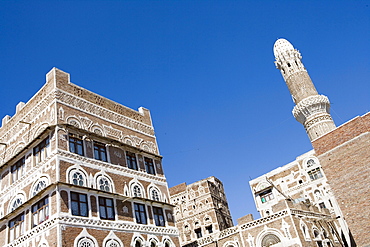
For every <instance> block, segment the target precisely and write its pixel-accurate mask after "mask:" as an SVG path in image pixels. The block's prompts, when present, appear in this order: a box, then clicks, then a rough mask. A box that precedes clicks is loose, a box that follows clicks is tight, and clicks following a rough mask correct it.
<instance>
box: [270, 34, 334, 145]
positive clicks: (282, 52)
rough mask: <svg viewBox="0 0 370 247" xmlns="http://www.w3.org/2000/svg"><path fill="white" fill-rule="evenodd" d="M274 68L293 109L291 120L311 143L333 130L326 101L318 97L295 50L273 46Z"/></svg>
mask: <svg viewBox="0 0 370 247" xmlns="http://www.w3.org/2000/svg"><path fill="white" fill-rule="evenodd" d="M274 55H275V64H276V67H277V68H278V69H279V70H280V71H281V74H282V76H283V78H284V80H285V83H286V85H287V86H288V89H289V91H290V94H291V95H292V98H293V101H294V103H295V104H296V106H295V107H294V108H293V116H294V117H295V119H296V120H297V121H298V122H300V123H301V124H303V126H304V128H305V129H306V132H307V134H308V137H309V138H310V140H311V141H313V140H315V139H317V138H319V137H320V136H322V135H325V134H326V133H328V132H329V131H331V130H333V129H335V124H334V122H333V119H332V118H331V116H330V102H329V99H328V97H326V96H324V95H319V94H318V93H317V90H316V88H315V86H314V85H313V83H312V80H311V78H310V76H309V75H308V73H307V70H306V69H305V67H304V66H303V63H302V61H301V59H302V56H301V54H300V53H299V51H298V50H296V49H294V47H293V45H292V44H291V43H289V41H287V40H286V39H278V40H277V41H276V42H275V44H274Z"/></svg>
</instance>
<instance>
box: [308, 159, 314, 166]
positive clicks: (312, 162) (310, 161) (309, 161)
mask: <svg viewBox="0 0 370 247" xmlns="http://www.w3.org/2000/svg"><path fill="white" fill-rule="evenodd" d="M315 164H316V162H315V161H314V160H313V159H309V160H308V161H307V167H311V166H313V165H315Z"/></svg>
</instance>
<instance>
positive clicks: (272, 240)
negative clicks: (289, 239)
mask: <svg viewBox="0 0 370 247" xmlns="http://www.w3.org/2000/svg"><path fill="white" fill-rule="evenodd" d="M280 242H281V241H280V239H279V238H278V237H277V236H276V235H274V234H268V235H266V236H264V237H263V239H262V243H261V245H262V246H266V247H268V246H272V245H275V244H277V243H280Z"/></svg>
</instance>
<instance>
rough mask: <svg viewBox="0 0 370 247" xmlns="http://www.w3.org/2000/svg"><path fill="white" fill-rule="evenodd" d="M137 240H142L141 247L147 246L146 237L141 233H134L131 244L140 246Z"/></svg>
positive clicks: (134, 246) (132, 246)
mask: <svg viewBox="0 0 370 247" xmlns="http://www.w3.org/2000/svg"><path fill="white" fill-rule="evenodd" d="M136 242H140V246H141V247H144V246H146V244H145V239H144V238H143V237H142V236H141V234H139V233H134V235H133V236H132V239H131V243H130V246H131V247H138V246H136Z"/></svg>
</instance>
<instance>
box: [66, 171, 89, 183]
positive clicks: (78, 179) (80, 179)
mask: <svg viewBox="0 0 370 247" xmlns="http://www.w3.org/2000/svg"><path fill="white" fill-rule="evenodd" d="M70 182H72V183H73V184H74V185H79V186H86V179H85V175H84V174H83V173H82V172H80V171H75V172H73V174H72V176H71V181H70Z"/></svg>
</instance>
